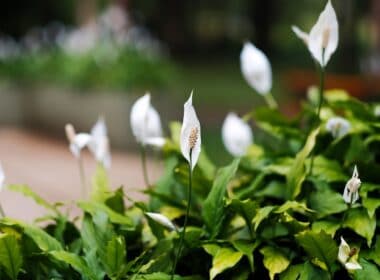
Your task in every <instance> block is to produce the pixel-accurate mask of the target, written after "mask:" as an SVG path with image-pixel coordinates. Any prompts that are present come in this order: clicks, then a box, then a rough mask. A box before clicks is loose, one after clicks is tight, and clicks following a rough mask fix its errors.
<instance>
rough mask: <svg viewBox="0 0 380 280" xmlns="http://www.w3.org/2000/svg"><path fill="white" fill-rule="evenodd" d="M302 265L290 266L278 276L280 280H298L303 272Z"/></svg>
mask: <svg viewBox="0 0 380 280" xmlns="http://www.w3.org/2000/svg"><path fill="white" fill-rule="evenodd" d="M303 267H304V266H303V265H302V264H297V265H291V266H289V267H288V268H287V269H286V270H285V271H284V272H283V273H281V274H280V280H294V279H298V276H299V275H300V274H301V272H302V270H303Z"/></svg>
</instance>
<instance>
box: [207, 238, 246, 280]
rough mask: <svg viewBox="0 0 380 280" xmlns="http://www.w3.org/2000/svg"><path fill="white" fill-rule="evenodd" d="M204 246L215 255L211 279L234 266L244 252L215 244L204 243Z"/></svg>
mask: <svg viewBox="0 0 380 280" xmlns="http://www.w3.org/2000/svg"><path fill="white" fill-rule="evenodd" d="M203 248H204V249H205V250H206V252H207V253H209V254H210V255H212V256H213V259H212V267H211V269H210V280H212V279H214V278H215V277H216V276H217V275H218V274H220V273H222V272H223V271H225V270H226V269H228V268H231V267H234V266H235V265H236V264H237V263H238V262H239V261H240V259H241V258H242V257H243V253H242V252H236V251H234V250H232V249H231V248H222V247H219V246H218V245H215V244H208V245H204V246H203Z"/></svg>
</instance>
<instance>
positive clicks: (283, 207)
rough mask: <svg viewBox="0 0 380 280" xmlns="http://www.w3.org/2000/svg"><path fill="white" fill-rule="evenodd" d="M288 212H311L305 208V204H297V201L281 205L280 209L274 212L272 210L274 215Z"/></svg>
mask: <svg viewBox="0 0 380 280" xmlns="http://www.w3.org/2000/svg"><path fill="white" fill-rule="evenodd" d="M288 210H293V211H294V212H297V213H300V214H306V213H307V212H309V213H312V212H313V210H311V209H309V208H307V206H306V204H305V203H304V202H298V201H286V202H285V203H284V204H282V205H281V206H280V207H278V208H277V209H276V210H274V212H275V213H284V212H287V211H288Z"/></svg>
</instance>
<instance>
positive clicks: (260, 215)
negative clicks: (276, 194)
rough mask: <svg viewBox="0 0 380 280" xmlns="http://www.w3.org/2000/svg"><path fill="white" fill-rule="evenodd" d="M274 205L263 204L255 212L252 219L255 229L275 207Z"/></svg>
mask: <svg viewBox="0 0 380 280" xmlns="http://www.w3.org/2000/svg"><path fill="white" fill-rule="evenodd" d="M275 208H276V207H275V206H265V207H263V208H260V209H259V210H258V211H257V212H256V215H255V217H254V218H253V219H252V223H253V224H254V225H255V231H256V230H257V228H258V227H259V225H260V224H261V222H262V221H263V220H265V219H266V218H267V217H268V216H269V214H270V213H271V212H272V210H273V209H275Z"/></svg>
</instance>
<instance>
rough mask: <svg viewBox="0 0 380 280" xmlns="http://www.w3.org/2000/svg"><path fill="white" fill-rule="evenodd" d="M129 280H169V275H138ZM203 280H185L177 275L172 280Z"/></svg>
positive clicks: (157, 273)
mask: <svg viewBox="0 0 380 280" xmlns="http://www.w3.org/2000/svg"><path fill="white" fill-rule="evenodd" d="M131 279H133V280H170V279H171V275H169V274H166V273H162V272H155V273H150V274H140V275H134V276H133V277H132V278H131ZM201 279H203V278H196V277H194V278H187V277H180V276H178V275H175V276H174V278H173V280H201Z"/></svg>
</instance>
